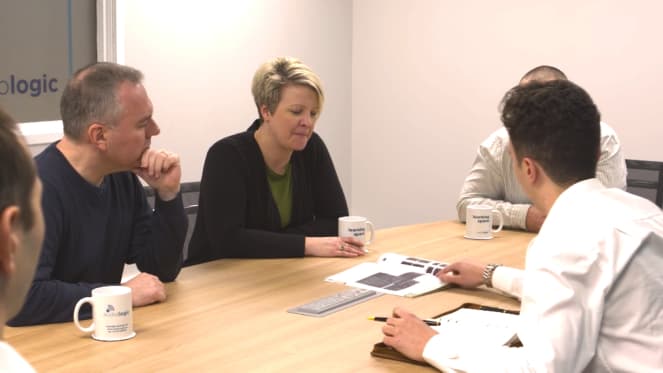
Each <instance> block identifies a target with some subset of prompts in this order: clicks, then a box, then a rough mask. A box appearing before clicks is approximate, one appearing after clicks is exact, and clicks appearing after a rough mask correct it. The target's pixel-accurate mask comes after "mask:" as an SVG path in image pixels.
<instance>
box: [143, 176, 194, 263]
mask: <svg viewBox="0 0 663 373" xmlns="http://www.w3.org/2000/svg"><path fill="white" fill-rule="evenodd" d="M180 191H181V192H182V202H183V203H184V212H185V213H186V216H187V219H189V229H187V232H186V239H185V240H184V250H183V258H184V259H186V258H187V256H188V254H189V241H190V240H191V235H192V234H193V228H194V227H195V225H196V215H197V214H198V196H199V194H200V182H199V181H192V182H186V183H181V184H180ZM145 194H147V200H148V202H149V203H150V206H152V208H154V189H152V188H151V187H149V186H145Z"/></svg>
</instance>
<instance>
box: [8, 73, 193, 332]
mask: <svg viewBox="0 0 663 373" xmlns="http://www.w3.org/2000/svg"><path fill="white" fill-rule="evenodd" d="M141 82H142V74H141V73H140V72H139V71H138V70H135V69H133V68H130V67H126V66H121V65H117V64H112V63H97V64H93V65H91V66H88V67H85V68H83V69H81V70H79V71H78V72H76V73H75V74H74V76H73V78H72V79H71V81H70V82H69V83H68V84H67V87H66V88H65V90H64V92H63V94H62V100H61V103H60V111H61V114H62V121H63V125H64V137H63V138H62V139H61V140H60V141H58V142H56V143H53V144H51V145H50V146H49V147H48V148H47V149H46V150H44V151H43V152H42V153H41V154H39V155H38V156H37V157H36V158H35V160H36V163H37V169H38V172H39V176H40V177H41V179H42V183H43V198H42V208H43V211H44V218H45V222H46V235H45V239H44V244H43V248H42V253H41V257H40V260H39V264H38V266H37V271H36V274H35V277H34V280H33V283H32V286H31V288H30V291H29V293H28V297H27V299H26V302H25V304H24V305H23V308H22V309H21V311H20V312H19V314H18V315H17V316H16V317H15V318H14V319H12V320H10V321H9V323H8V324H9V325H12V326H18V325H30V324H40V323H50V322H62V321H70V320H71V319H72V314H73V309H74V305H75V304H76V302H77V301H78V300H79V299H80V298H83V297H87V296H90V292H91V290H92V289H93V288H96V287H99V286H103V285H109V284H118V283H120V281H121V277H122V271H123V268H124V264H125V263H136V264H137V266H138V268H139V269H140V270H141V271H142V273H140V274H139V275H138V276H137V277H135V278H133V279H132V280H130V281H127V282H126V283H125V284H124V285H126V286H128V287H130V288H131V289H132V297H133V305H134V306H143V305H147V304H150V303H154V302H158V301H163V300H165V298H166V293H165V288H164V285H163V283H162V281H173V280H174V279H175V278H176V277H177V275H178V273H179V271H180V268H181V262H182V246H183V245H184V238H185V235H186V229H187V219H186V215H185V214H184V209H183V205H182V197H181V195H180V193H179V190H180V176H181V168H180V162H179V157H178V156H177V155H176V154H172V153H170V152H167V151H163V150H154V149H151V148H150V138H151V137H152V136H155V135H157V134H159V131H160V130H159V127H158V125H157V124H156V122H155V121H154V119H153V118H152V111H153V109H152V103H151V101H150V99H149V97H148V96H147V92H146V91H145V88H144V87H143V85H142V84H141ZM137 176H140V177H141V178H142V179H143V180H144V181H145V182H146V183H147V184H148V185H150V186H151V187H152V188H154V190H155V191H156V193H155V194H156V201H155V209H154V211H152V209H151V208H150V206H149V205H148V203H147V200H146V197H145V192H144V190H143V186H142V185H141V183H140V181H139V180H138V177H137ZM90 314H91V312H90V308H87V309H83V311H82V312H81V317H90Z"/></svg>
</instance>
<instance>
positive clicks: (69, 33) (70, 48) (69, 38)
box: [67, 0, 74, 76]
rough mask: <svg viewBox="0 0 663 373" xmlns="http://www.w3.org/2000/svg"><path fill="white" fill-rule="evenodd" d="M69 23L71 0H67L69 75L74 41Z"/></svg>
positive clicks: (71, 72)
mask: <svg viewBox="0 0 663 373" xmlns="http://www.w3.org/2000/svg"><path fill="white" fill-rule="evenodd" d="M71 23H72V20H71V0H67V51H68V58H69V61H68V62H69V64H68V67H69V76H71V75H72V74H73V73H74V42H73V32H72V25H71Z"/></svg>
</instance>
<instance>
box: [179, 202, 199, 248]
mask: <svg viewBox="0 0 663 373" xmlns="http://www.w3.org/2000/svg"><path fill="white" fill-rule="evenodd" d="M184 212H185V213H186V217H187V219H188V220H189V228H188V229H187V230H186V238H185V239H184V249H183V250H182V259H183V260H186V258H187V257H188V256H189V241H191V236H192V235H193V228H194V227H195V226H196V215H198V205H188V206H185V207H184Z"/></svg>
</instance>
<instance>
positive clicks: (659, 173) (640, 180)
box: [626, 159, 663, 208]
mask: <svg viewBox="0 0 663 373" xmlns="http://www.w3.org/2000/svg"><path fill="white" fill-rule="evenodd" d="M626 168H627V170H628V176H627V178H626V190H627V191H628V192H629V193H633V194H637V195H639V196H641V197H644V198H647V199H649V200H650V201H652V202H654V203H656V204H657V205H658V206H659V207H661V208H663V162H656V161H642V160H636V159H627V160H626Z"/></svg>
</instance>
